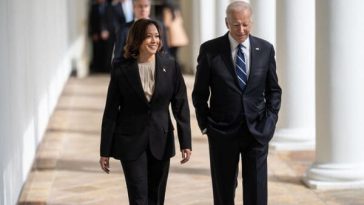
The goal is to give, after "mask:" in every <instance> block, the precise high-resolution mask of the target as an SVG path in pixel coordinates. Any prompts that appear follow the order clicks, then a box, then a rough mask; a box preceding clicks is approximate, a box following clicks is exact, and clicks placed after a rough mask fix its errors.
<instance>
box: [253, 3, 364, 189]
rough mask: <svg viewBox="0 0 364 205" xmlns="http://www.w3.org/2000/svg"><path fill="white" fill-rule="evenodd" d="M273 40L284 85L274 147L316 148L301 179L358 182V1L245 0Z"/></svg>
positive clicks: (361, 23)
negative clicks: (248, 2)
mask: <svg viewBox="0 0 364 205" xmlns="http://www.w3.org/2000/svg"><path fill="white" fill-rule="evenodd" d="M250 3H251V4H252V6H253V10H254V21H255V25H254V26H255V27H254V28H255V30H254V34H255V35H257V36H260V37H262V38H265V39H267V40H269V41H271V42H272V43H273V44H275V45H276V50H277V53H276V54H277V55H276V57H277V68H278V74H279V77H280V83H281V85H282V89H283V95H282V109H281V113H280V122H279V124H278V129H277V131H276V134H275V137H274V138H273V141H272V143H271V147H272V148H274V149H289V150H302V149H313V148H314V147H315V148H316V159H315V162H314V163H313V165H312V166H311V167H310V168H309V169H308V170H307V172H306V176H305V178H304V181H305V183H306V184H307V185H308V186H309V187H312V188H348V187H349V188H351V187H363V186H364V160H363V157H364V149H363V146H364V106H363V105H364V92H363V90H362V89H363V88H364V59H363V56H364V50H363V48H364V38H363V36H364V12H362V8H363V7H364V1H361V0H352V1H350V4H349V3H347V1H345V0H330V1H328V0H326V1H324V0H323V1H314V0H307V1H301V0H281V1H276V0H250Z"/></svg>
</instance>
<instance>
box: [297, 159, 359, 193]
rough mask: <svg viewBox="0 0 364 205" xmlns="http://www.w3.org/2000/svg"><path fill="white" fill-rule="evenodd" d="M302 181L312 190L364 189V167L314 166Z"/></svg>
mask: <svg viewBox="0 0 364 205" xmlns="http://www.w3.org/2000/svg"><path fill="white" fill-rule="evenodd" d="M302 181H303V182H304V183H305V184H306V186H308V187H309V188H311V189H354V188H364V165H356V164H314V165H312V166H311V168H310V169H309V170H307V172H306V174H305V176H304V178H303V179H302Z"/></svg>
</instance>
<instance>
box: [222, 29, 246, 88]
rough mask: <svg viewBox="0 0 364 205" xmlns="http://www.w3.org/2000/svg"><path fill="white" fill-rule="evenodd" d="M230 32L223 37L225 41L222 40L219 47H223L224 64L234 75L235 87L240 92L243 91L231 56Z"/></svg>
mask: <svg viewBox="0 0 364 205" xmlns="http://www.w3.org/2000/svg"><path fill="white" fill-rule="evenodd" d="M228 35H229V33H227V34H225V36H224V37H223V38H222V40H223V41H221V42H222V43H221V45H219V48H221V56H222V59H223V61H224V64H225V65H226V68H227V70H228V71H229V72H230V74H231V75H232V76H233V78H234V81H235V82H234V84H235V85H234V86H233V87H234V88H236V89H235V90H236V91H238V92H239V93H242V91H241V89H240V87H239V82H238V77H237V76H236V72H235V66H234V63H233V57H232V56H231V48H230V41H229V36H228Z"/></svg>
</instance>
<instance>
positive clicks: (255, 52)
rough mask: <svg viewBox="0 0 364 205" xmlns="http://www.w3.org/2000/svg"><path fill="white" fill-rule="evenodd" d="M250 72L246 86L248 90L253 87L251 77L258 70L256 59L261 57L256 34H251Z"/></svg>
mask: <svg viewBox="0 0 364 205" xmlns="http://www.w3.org/2000/svg"><path fill="white" fill-rule="evenodd" d="M249 39H250V72H249V78H248V82H247V86H246V90H248V89H249V88H250V87H251V82H250V79H251V77H252V76H254V73H255V72H256V71H257V69H256V66H255V64H256V61H255V60H256V59H259V57H258V56H259V53H260V49H261V48H259V46H258V45H257V44H256V41H255V39H254V36H252V35H250V36H249Z"/></svg>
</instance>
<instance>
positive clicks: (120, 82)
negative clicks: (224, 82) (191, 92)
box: [100, 53, 191, 160]
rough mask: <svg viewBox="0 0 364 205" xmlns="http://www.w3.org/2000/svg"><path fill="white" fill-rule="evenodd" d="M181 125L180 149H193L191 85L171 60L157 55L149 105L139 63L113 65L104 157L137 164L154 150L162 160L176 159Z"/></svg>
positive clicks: (104, 128)
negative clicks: (176, 143) (188, 84)
mask: <svg viewBox="0 0 364 205" xmlns="http://www.w3.org/2000/svg"><path fill="white" fill-rule="evenodd" d="M169 105H171V106H172V112H173V115H174V118H175V120H176V125H177V133H178V139H179V143H180V149H187V148H189V149H191V127H190V112H189V107H188V100H187V93H186V85H185V83H184V80H183V77H182V74H181V71H180V70H179V69H178V67H176V62H175V60H174V59H172V58H171V57H169V56H167V55H165V54H161V53H157V55H156V67H155V89H154V94H153V96H152V99H151V101H150V102H148V101H147V99H146V97H145V95H144V91H143V88H142V83H141V80H140V75H139V69H138V65H137V61H136V60H135V59H129V60H126V61H123V62H122V63H120V64H116V65H114V69H113V71H112V73H111V79H110V84H109V89H108V93H107V99H106V105H105V111H104V116H103V119H102V130H101V145H100V155H101V156H103V157H114V158H116V159H120V160H134V159H137V158H138V157H139V156H140V154H142V153H143V152H144V151H145V150H146V149H147V148H148V146H149V148H150V151H151V153H152V154H153V156H154V157H155V158H157V159H160V160H161V159H167V158H170V157H172V156H174V155H175V145H174V134H173V130H174V128H173V125H172V121H171V117H170V113H169Z"/></svg>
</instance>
